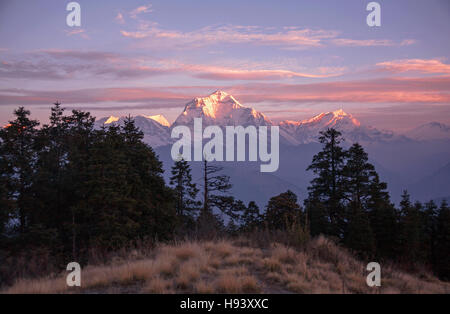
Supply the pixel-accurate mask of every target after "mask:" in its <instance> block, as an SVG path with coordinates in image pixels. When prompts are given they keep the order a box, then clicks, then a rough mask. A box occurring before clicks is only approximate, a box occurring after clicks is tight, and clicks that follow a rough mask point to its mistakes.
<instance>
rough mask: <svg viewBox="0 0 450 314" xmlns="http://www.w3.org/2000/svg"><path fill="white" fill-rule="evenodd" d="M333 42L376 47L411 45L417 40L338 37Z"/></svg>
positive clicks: (350, 45)
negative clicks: (397, 40) (396, 40)
mask: <svg viewBox="0 0 450 314" xmlns="http://www.w3.org/2000/svg"><path fill="white" fill-rule="evenodd" d="M332 42H333V43H334V44H335V45H337V46H348V47H376V46H384V47H388V46H409V45H412V44H414V43H415V42H416V41H415V40H413V39H405V40H402V41H401V42H395V41H392V40H390V39H349V38H336V39H333V40H332Z"/></svg>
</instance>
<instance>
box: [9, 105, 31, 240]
mask: <svg viewBox="0 0 450 314" xmlns="http://www.w3.org/2000/svg"><path fill="white" fill-rule="evenodd" d="M14 115H15V117H16V118H15V120H12V121H9V124H8V126H7V127H5V128H3V129H1V130H0V145H1V148H0V151H1V153H2V163H3V167H2V171H5V173H2V177H3V179H2V180H3V189H6V191H3V195H4V197H5V195H6V200H8V199H9V198H10V197H14V203H15V205H14V208H15V209H16V211H15V213H14V216H15V217H17V218H18V220H19V231H20V233H21V234H22V235H24V234H25V233H26V232H27V231H28V227H29V216H30V214H31V212H32V208H33V203H34V200H33V198H32V195H31V193H30V189H31V187H32V184H33V176H34V165H35V163H36V154H35V150H34V147H35V136H36V132H37V131H36V127H37V126H38V125H39V123H38V122H37V121H36V120H30V118H29V115H30V111H28V110H25V109H24V108H23V107H20V108H19V109H17V110H15V111H14ZM9 208H10V209H11V208H12V207H9ZM9 214H10V213H8V212H7V213H6V215H7V216H9Z"/></svg>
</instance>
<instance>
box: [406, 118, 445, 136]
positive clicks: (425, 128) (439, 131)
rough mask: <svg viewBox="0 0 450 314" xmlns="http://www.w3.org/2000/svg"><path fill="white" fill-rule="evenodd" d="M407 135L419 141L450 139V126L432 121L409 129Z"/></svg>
mask: <svg viewBox="0 0 450 314" xmlns="http://www.w3.org/2000/svg"><path fill="white" fill-rule="evenodd" d="M405 135H406V136H407V137H409V138H412V139H415V140H419V141H426V140H446V139H450V126H448V125H446V124H443V123H439V122H430V123H426V124H423V125H421V126H419V127H417V128H414V129H412V130H409V131H408V132H406V133H405Z"/></svg>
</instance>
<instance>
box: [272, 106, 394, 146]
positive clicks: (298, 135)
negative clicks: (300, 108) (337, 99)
mask: <svg viewBox="0 0 450 314" xmlns="http://www.w3.org/2000/svg"><path fill="white" fill-rule="evenodd" d="M280 128H281V129H283V130H285V131H286V133H287V134H289V135H291V137H292V138H294V139H295V140H296V141H297V144H307V143H311V142H317V141H318V137H319V132H321V131H324V130H326V129H328V128H335V129H337V130H339V131H340V132H341V133H342V134H343V136H344V138H345V139H346V140H348V141H350V142H374V141H387V140H391V139H392V138H394V134H393V133H392V132H389V131H380V130H377V129H375V128H372V127H367V126H361V123H360V122H359V121H358V120H357V119H356V118H354V117H353V116H352V115H351V114H348V113H346V112H344V111H343V110H342V109H339V110H336V111H332V112H325V113H321V114H318V115H316V116H314V117H313V118H311V119H306V120H303V121H283V122H281V123H280Z"/></svg>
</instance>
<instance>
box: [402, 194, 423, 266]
mask: <svg viewBox="0 0 450 314" xmlns="http://www.w3.org/2000/svg"><path fill="white" fill-rule="evenodd" d="M418 205H419V204H416V205H413V204H411V201H410V196H409V194H408V192H407V191H404V192H403V194H402V200H401V202H400V247H401V259H402V260H403V262H405V263H407V264H410V265H414V264H416V263H417V262H418V261H421V252H420V243H421V222H420V211H419V210H420V208H419V206H418Z"/></svg>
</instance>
